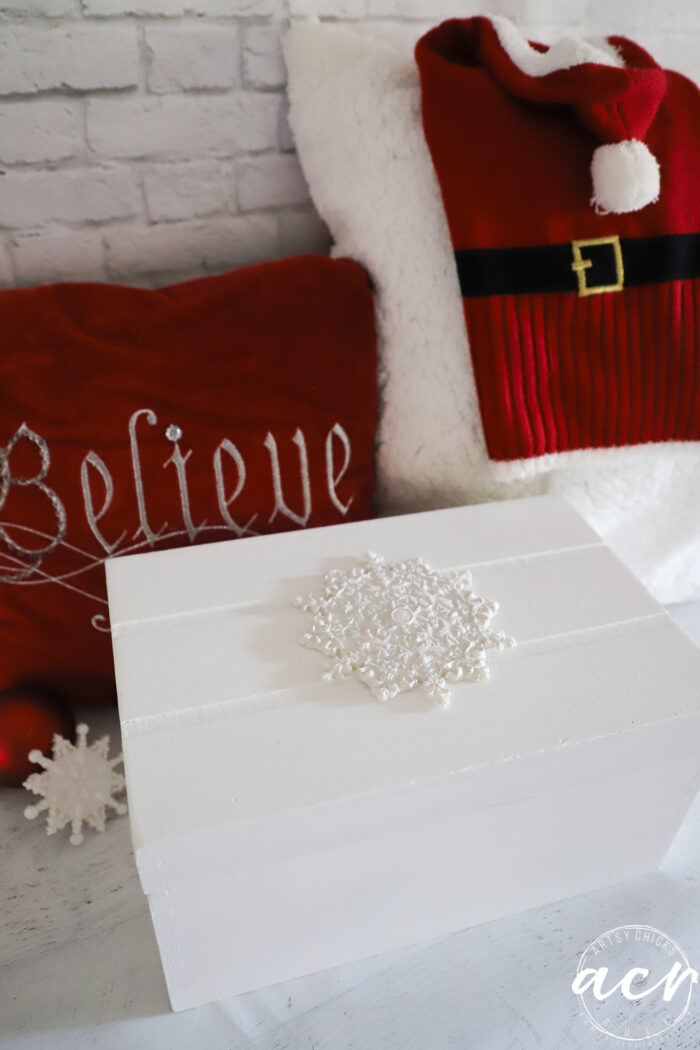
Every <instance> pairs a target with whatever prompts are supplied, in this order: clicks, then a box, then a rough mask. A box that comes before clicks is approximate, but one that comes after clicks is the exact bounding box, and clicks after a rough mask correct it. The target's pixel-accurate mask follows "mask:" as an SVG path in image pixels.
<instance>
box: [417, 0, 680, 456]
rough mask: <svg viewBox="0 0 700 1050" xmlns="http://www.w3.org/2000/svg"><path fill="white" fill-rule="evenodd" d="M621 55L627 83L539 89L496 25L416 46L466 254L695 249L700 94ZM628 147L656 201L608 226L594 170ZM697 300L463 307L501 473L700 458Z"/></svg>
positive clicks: (478, 25) (486, 300) (429, 135)
mask: <svg viewBox="0 0 700 1050" xmlns="http://www.w3.org/2000/svg"><path fill="white" fill-rule="evenodd" d="M609 42H610V43H611V44H613V45H614V46H615V47H616V48H617V50H618V52H619V53H620V55H621V57H622V58H623V60H624V63H625V68H616V67H608V66H601V65H597V64H593V63H586V64H583V65H579V66H572V67H570V68H568V69H560V70H557V71H555V72H552V73H549V74H546V75H544V76H540V77H532V76H528V75H527V74H526V73H524V72H522V70H521V69H519V68H518V66H516V65H515V64H514V62H513V61H512V59H511V58H510V57H509V55H508V53H507V52H506V51H505V50H504V48H503V46H502V45H501V42H500V40H499V36H498V34H497V32H496V30H495V28H494V26H493V25H492V24H491V22H490V21H489V20H488V19H485V18H474V19H467V20H464V21H462V20H452V21H450V22H446V23H443V24H442V25H441V26H439V27H437V28H436V29H434V30H431V31H430V32H429V33H428V34H426V36H424V37H423V38H422V39H421V40H420V41H419V43H418V46H417V48H416V60H417V63H418V67H419V70H420V76H421V88H422V104H423V123H424V128H425V135H426V139H427V142H428V146H429V149H430V152H431V154H432V158H433V162H434V165H435V169H436V172H437V175H438V179H439V182H440V187H441V190H442V195H443V201H444V204H445V209H446V213H447V219H448V223H449V227H450V232H451V235H452V240H453V244H454V247H455V250H458V251H459V250H470V249H510V248H532V247H537V246H542V245H566V244H570V243H571V242H572V241H574V240H584V239H592V238H599V237H611V236H617V237H619V238H620V239H621V240H622V241H623V248H624V243H625V240H626V239H630V238H631V239H636V238H647V237H654V236H662V235H669V234H688V233H693V234H694V233H697V232H698V231H700V189H699V185H698V175H699V174H700V92H698V89H697V87H696V86H695V85H694V84H693V83H692V82H691V81H689V80H687V79H686V78H685V77H683V76H681V75H680V74H677V73H671V72H665V71H663V70H661V69H660V68H659V67H658V66H657V64H656V63H655V62H654V60H653V58H651V56H650V55H648V54H647V53H646V52H645V51H643V50H642V49H641V48H639V47H638V46H637V45H636V44H633V43H632V42H631V41H629V40H626V39H624V38H621V37H614V38H610V41H609ZM533 46H534V47H535V49H536V50H539V51H544V50H546V48H544V47H543V46H542V45H533ZM621 135H622V137H626V138H638V139H643V140H644V142H645V143H646V144H647V146H648V148H649V149H650V151H651V152H652V154H653V155H654V157H656V159H657V160H658V162H659V166H660V171H661V194H660V197H659V200H658V201H657V202H656V203H652V204H649V205H647V206H646V207H644V208H642V209H641V210H639V211H636V212H630V213H626V214H599V213H597V212H596V210H595V209H594V208H593V206H592V205H591V195H592V189H591V174H590V164H591V158H592V155H593V152H594V150H595V148H596V147H597V146H598V145H600V144H601V142H609V141H614V140H615V138H616V136H617V137H618V138H619V137H620V136H621ZM623 254H624V253H623ZM567 265H568V264H567ZM699 285H700V281H698V280H696V279H686V280H662V281H661V282H658V281H657V282H656V283H649V284H644V283H642V284H639V285H637V286H629V287H628V286H624V287H623V288H622V289H621V290H619V291H613V292H605V293H602V294H594V295H588V296H581V295H579V294H578V293H577V292H575V291H566V292H560V291H558V292H552V291H542V292H532V291H528V292H525V293H516V294H488V295H468V296H465V298H464V309H465V317H466V322H467V328H468V334H469V343H470V348H471V354H472V360H473V365H474V372H475V378H476V384H477V390H478V395H479V402H480V406H481V414H482V421H483V427H484V433H485V437H486V443H487V447H488V451H489V455H490V456H491V458H492V459H495V460H511V459H521V458H530V457H533V456H541V455H545V454H547V453H552V452H563V451H569V450H574V449H582V448H605V447H611V446H619V445H633V444H639V443H644V442H652V441H653V442H658V441H685V440H699V439H700V348H699V346H698V342H699V340H698V324H699V323H700V303H699V302H698V296H699V294H700V287H699Z"/></svg>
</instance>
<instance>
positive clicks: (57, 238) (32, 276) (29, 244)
mask: <svg viewBox="0 0 700 1050" xmlns="http://www.w3.org/2000/svg"><path fill="white" fill-rule="evenodd" d="M12 255H13V257H14V260H15V268H16V271H17V283H18V284H22V285H30V284H47V283H53V282H54V281H104V280H106V277H107V273H106V270H105V265H104V248H103V245H102V235H101V234H100V233H99V232H98V231H95V230H80V231H76V232H74V231H66V232H62V233H59V234H47V233H36V234H30V235H28V236H26V237H18V238H17V239H16V240H15V241H13V244H12Z"/></svg>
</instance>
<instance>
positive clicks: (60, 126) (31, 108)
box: [0, 101, 84, 164]
mask: <svg viewBox="0 0 700 1050" xmlns="http://www.w3.org/2000/svg"><path fill="white" fill-rule="evenodd" d="M83 144H84V143H83V131H82V122H81V120H80V113H79V110H78V106H77V104H76V103H75V102H69V101H66V102H43V101H42V102H38V101H37V102H6V103H4V104H0V163H2V164H19V163H22V164H30V163H34V162H37V161H55V160H65V159H66V158H67V157H74V156H75V155H76V154H77V153H78V152H79V151H80V150H81V149H82V147H83Z"/></svg>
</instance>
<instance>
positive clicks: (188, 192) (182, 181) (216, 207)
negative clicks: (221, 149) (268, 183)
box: [143, 161, 235, 222]
mask: <svg viewBox="0 0 700 1050" xmlns="http://www.w3.org/2000/svg"><path fill="white" fill-rule="evenodd" d="M143 184H144V191H145V194H146V208H147V210H148V217H149V218H150V219H151V220H152V221H153V222H163V221H167V220H171V219H188V218H195V217H199V216H201V215H211V214H212V213H214V212H219V211H227V210H230V209H231V208H232V207H233V203H234V197H235V178H234V169H233V165H232V164H216V163H213V162H210V161H193V162H190V163H185V164H157V165H154V166H153V167H152V168H147V169H146V171H145V172H144V176H143Z"/></svg>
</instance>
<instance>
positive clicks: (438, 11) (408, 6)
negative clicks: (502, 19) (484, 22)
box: [366, 0, 522, 22]
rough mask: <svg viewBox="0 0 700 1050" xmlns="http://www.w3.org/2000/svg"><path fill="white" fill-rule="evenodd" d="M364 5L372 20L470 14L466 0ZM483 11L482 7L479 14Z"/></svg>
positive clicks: (376, 0) (375, 0) (382, 0)
mask: <svg viewBox="0 0 700 1050" xmlns="http://www.w3.org/2000/svg"><path fill="white" fill-rule="evenodd" d="M496 2H497V0H496ZM366 4H367V14H368V15H369V16H370V17H372V18H397V19H401V18H426V19H430V20H431V21H433V22H439V21H440V20H441V19H443V18H456V17H462V18H464V17H468V15H470V14H472V12H471V11H470V10H469V9H468V8H469V7H470V6H471V5H470V4H468V3H467V0H366ZM521 6H522V4H521ZM483 10H484V9H483V5H482V6H481V8H480V12H483ZM489 10H491V8H489Z"/></svg>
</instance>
